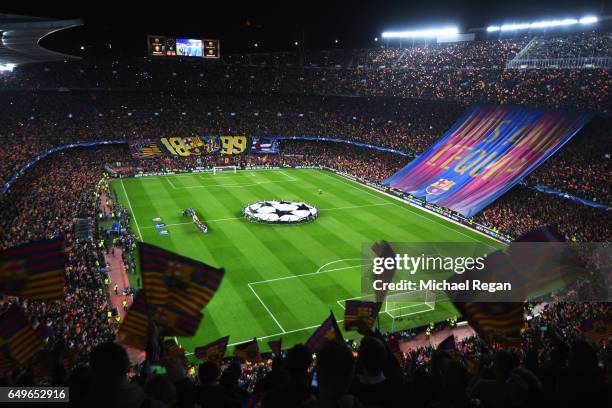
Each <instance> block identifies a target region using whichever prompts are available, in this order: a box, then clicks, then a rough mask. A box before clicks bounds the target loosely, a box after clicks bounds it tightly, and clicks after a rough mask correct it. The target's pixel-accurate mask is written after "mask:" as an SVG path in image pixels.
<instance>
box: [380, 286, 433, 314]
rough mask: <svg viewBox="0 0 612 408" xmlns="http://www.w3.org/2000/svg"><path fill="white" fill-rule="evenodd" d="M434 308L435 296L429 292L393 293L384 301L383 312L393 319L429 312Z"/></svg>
mask: <svg viewBox="0 0 612 408" xmlns="http://www.w3.org/2000/svg"><path fill="white" fill-rule="evenodd" d="M435 308H436V294H435V292H432V291H429V290H414V291H410V292H405V293H393V294H389V295H387V298H386V299H385V308H384V312H385V313H387V314H389V315H390V316H391V317H392V318H393V319H397V318H400V317H406V316H410V315H415V314H418V313H425V312H431V311H432V310H435Z"/></svg>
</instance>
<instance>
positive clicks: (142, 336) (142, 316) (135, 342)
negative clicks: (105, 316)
mask: <svg viewBox="0 0 612 408" xmlns="http://www.w3.org/2000/svg"><path fill="white" fill-rule="evenodd" d="M149 319H150V317H149V306H148V305H147V302H146V300H145V295H144V293H143V292H138V293H137V294H136V296H135V297H134V302H132V305H131V306H130V309H129V310H128V312H127V314H126V315H125V318H124V319H123V322H122V323H121V326H119V330H118V331H117V337H118V338H119V339H120V341H121V343H122V344H124V345H126V346H130V347H135V348H137V349H139V350H146V349H147V343H148V336H149Z"/></svg>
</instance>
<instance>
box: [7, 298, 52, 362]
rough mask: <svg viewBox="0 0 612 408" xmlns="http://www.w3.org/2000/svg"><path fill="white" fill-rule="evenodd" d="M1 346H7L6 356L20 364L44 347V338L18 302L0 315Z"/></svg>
mask: <svg viewBox="0 0 612 408" xmlns="http://www.w3.org/2000/svg"><path fill="white" fill-rule="evenodd" d="M0 347H2V348H4V347H6V348H5V349H4V350H5V351H6V352H7V354H6V356H5V357H7V358H9V359H13V360H15V361H16V362H17V363H19V364H24V363H26V362H27V361H28V360H30V359H31V358H32V357H33V356H34V354H36V353H37V352H39V351H40V350H41V349H42V348H43V339H42V338H41V337H40V335H39V334H38V332H37V331H36V330H34V328H33V327H32V325H31V324H30V322H28V319H26V317H25V316H24V315H23V312H22V311H21V309H20V308H19V306H17V305H16V304H14V305H13V306H11V307H10V308H9V309H8V310H7V311H6V312H4V314H3V315H2V316H0Z"/></svg>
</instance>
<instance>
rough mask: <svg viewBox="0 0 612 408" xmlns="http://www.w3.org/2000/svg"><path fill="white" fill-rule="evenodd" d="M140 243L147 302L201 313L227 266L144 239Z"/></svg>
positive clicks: (195, 314) (193, 314)
mask: <svg viewBox="0 0 612 408" xmlns="http://www.w3.org/2000/svg"><path fill="white" fill-rule="evenodd" d="M138 245H139V247H140V266H141V273H142V283H143V289H144V292H145V295H146V297H147V303H148V304H149V305H166V306H172V307H175V308H177V309H181V310H183V311H185V312H187V313H189V314H190V315H191V316H197V314H198V313H199V312H200V311H201V310H202V309H204V307H205V306H206V305H207V304H208V302H209V301H210V300H211V299H212V297H213V295H214V294H215V292H216V291H217V289H218V288H219V285H220V284H221V280H222V279H223V274H224V270H223V269H216V268H213V267H212V266H209V265H206V264H204V263H202V262H198V261H195V260H193V259H189V258H186V257H184V256H180V255H177V254H175V253H173V252H170V251H166V250H164V249H161V248H158V247H156V246H153V245H149V244H145V243H143V242H139V243H138Z"/></svg>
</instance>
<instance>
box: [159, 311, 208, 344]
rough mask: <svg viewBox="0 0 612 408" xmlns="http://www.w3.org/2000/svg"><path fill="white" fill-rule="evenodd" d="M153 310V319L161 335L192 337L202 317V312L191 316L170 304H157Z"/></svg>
mask: <svg viewBox="0 0 612 408" xmlns="http://www.w3.org/2000/svg"><path fill="white" fill-rule="evenodd" d="M153 310H154V311H153V316H152V317H153V320H154V321H155V322H156V323H157V324H158V326H159V331H160V334H161V335H162V336H181V337H192V336H193V335H195V334H196V331H198V327H199V326H200V322H201V321H202V317H203V316H202V313H197V314H196V315H194V316H191V315H189V314H188V313H187V312H185V311H183V310H181V309H178V308H175V307H172V306H157V307H155V308H154V309H153Z"/></svg>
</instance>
